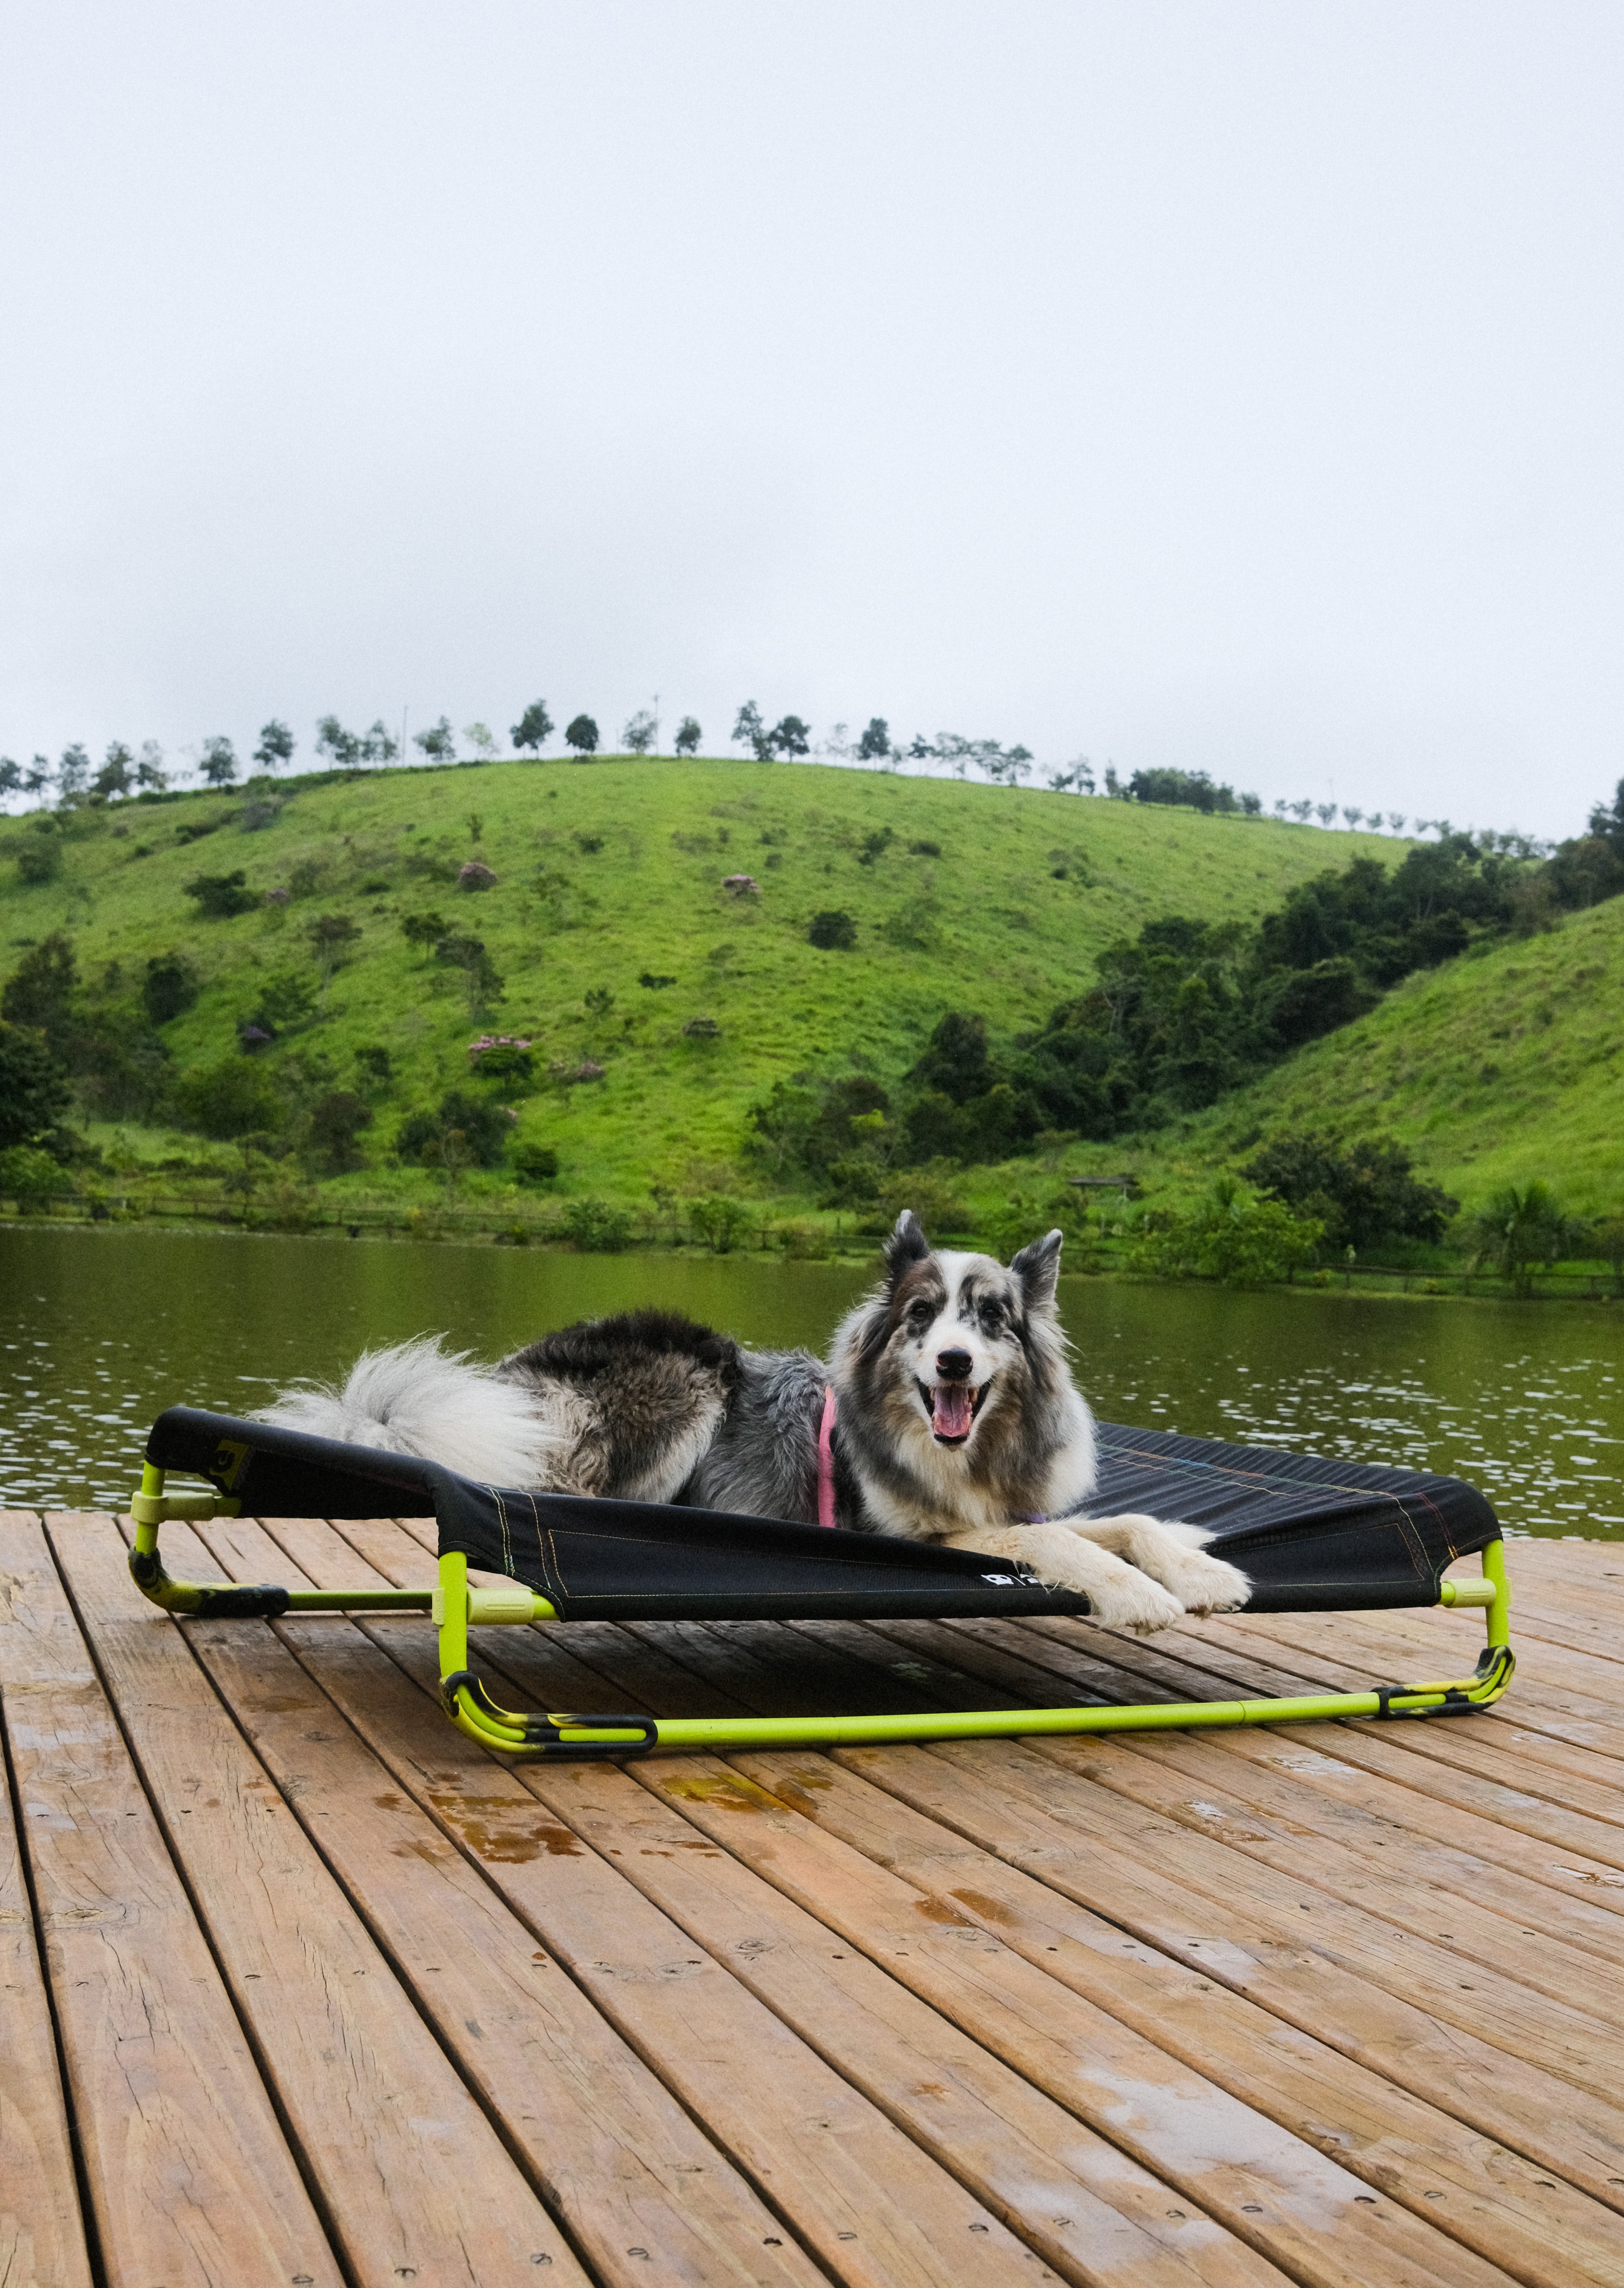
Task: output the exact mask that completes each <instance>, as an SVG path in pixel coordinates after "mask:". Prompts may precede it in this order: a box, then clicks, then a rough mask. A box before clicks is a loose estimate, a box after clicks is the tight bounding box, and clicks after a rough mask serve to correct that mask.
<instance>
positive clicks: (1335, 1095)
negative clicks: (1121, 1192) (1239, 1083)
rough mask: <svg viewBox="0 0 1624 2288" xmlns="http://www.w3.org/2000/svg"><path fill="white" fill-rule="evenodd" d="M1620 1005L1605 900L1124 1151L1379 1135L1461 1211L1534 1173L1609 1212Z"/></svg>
mask: <svg viewBox="0 0 1624 2288" xmlns="http://www.w3.org/2000/svg"><path fill="white" fill-rule="evenodd" d="M1621 1008H1624V898H1614V899H1612V900H1610V901H1609V902H1607V903H1606V904H1604V905H1600V906H1595V907H1592V908H1591V909H1590V910H1589V911H1588V912H1586V913H1580V914H1570V915H1569V916H1567V917H1566V918H1565V920H1564V922H1563V923H1562V925H1561V926H1560V927H1559V928H1557V930H1555V931H1553V932H1552V933H1549V934H1548V935H1542V936H1537V937H1532V938H1525V939H1512V940H1509V941H1506V940H1501V941H1498V942H1491V943H1488V944H1485V945H1483V946H1481V947H1480V948H1478V949H1475V951H1474V954H1473V955H1472V956H1470V957H1465V958H1462V959H1461V960H1459V961H1453V962H1448V963H1446V964H1445V965H1444V966H1443V967H1442V968H1439V969H1435V970H1429V971H1426V972H1424V973H1422V974H1420V975H1417V976H1414V977H1410V978H1406V980H1405V981H1403V983H1402V984H1400V985H1398V986H1396V987H1395V988H1394V989H1393V990H1392V991H1391V992H1390V993H1389V994H1387V995H1386V996H1385V997H1384V998H1383V999H1382V1002H1381V1003H1380V1004H1379V1005H1378V1006H1377V1007H1376V1008H1374V1010H1372V1011H1371V1013H1370V1014H1369V1015H1368V1016H1367V1017H1362V1018H1360V1019H1359V1021H1358V1022H1357V1023H1354V1024H1351V1025H1348V1026H1345V1027H1344V1028H1343V1029H1342V1030H1341V1031H1340V1032H1336V1033H1332V1034H1330V1035H1328V1036H1327V1037H1326V1038H1325V1039H1324V1040H1320V1041H1315V1042H1313V1043H1311V1045H1309V1046H1308V1047H1306V1048H1303V1049H1300V1050H1298V1052H1297V1053H1296V1054H1295V1056H1293V1057H1290V1058H1288V1059H1287V1061H1286V1062H1285V1063H1284V1064H1281V1065H1279V1066H1276V1067H1275V1068H1274V1069H1273V1070H1272V1071H1271V1072H1269V1073H1267V1074H1265V1075H1264V1076H1263V1077H1262V1078H1261V1079H1260V1080H1258V1081H1257V1082H1256V1083H1255V1084H1253V1085H1252V1086H1251V1087H1249V1088H1246V1089H1240V1090H1237V1091H1236V1092H1234V1093H1233V1094H1232V1095H1230V1096H1226V1097H1224V1099H1223V1100H1222V1101H1221V1102H1220V1103H1219V1104H1217V1105H1216V1106H1214V1108H1212V1109H1211V1110H1210V1111H1209V1112H1205V1113H1202V1114H1200V1115H1198V1116H1195V1117H1193V1118H1192V1119H1190V1120H1187V1121H1184V1122H1181V1123H1180V1124H1178V1126H1177V1127H1176V1129H1171V1130H1168V1131H1165V1132H1163V1133H1162V1134H1161V1136H1159V1137H1157V1138H1154V1139H1152V1140H1149V1142H1148V1148H1147V1149H1145V1150H1144V1151H1142V1152H1139V1153H1137V1154H1133V1155H1130V1156H1129V1158H1130V1159H1133V1160H1136V1161H1137V1164H1138V1165H1139V1167H1140V1168H1141V1170H1142V1171H1143V1172H1144V1173H1145V1175H1146V1176H1147V1177H1148V1176H1150V1175H1151V1173H1152V1172H1153V1171H1158V1172H1162V1173H1165V1174H1172V1173H1173V1172H1175V1171H1182V1172H1186V1173H1189V1172H1195V1171H1197V1170H1201V1169H1205V1168H1208V1167H1211V1166H1214V1165H1218V1164H1226V1163H1229V1162H1232V1161H1233V1160H1235V1159H1237V1158H1243V1157H1244V1156H1245V1153H1246V1151H1247V1150H1248V1149H1249V1148H1250V1147H1251V1146H1252V1144H1253V1143H1254V1142H1255V1141H1256V1140H1257V1139H1258V1138H1259V1137H1261V1136H1272V1135H1275V1134H1278V1133H1279V1132H1281V1131H1282V1130H1301V1129H1309V1128H1314V1129H1323V1128H1334V1129H1337V1130H1340V1131H1341V1132H1343V1134H1344V1135H1345V1136H1346V1137H1348V1138H1349V1139H1350V1140H1351V1139H1353V1138H1355V1137H1357V1136H1359V1135H1363V1134H1368V1133H1369V1132H1371V1131H1373V1130H1390V1131H1391V1132H1392V1133H1393V1134H1394V1135H1396V1136H1397V1137H1398V1139H1399V1140H1400V1141H1401V1142H1403V1143H1406V1144H1407V1145H1408V1146H1409V1147H1410V1148H1411V1149H1412V1151H1413V1152H1414V1156H1415V1160H1416V1164H1417V1169H1418V1172H1420V1173H1422V1174H1423V1175H1424V1176H1425V1177H1426V1179H1427V1180H1429V1181H1430V1182H1433V1183H1439V1184H1442V1185H1443V1186H1444V1187H1445V1188H1446V1189H1447V1190H1448V1191H1450V1192H1452V1193H1454V1195H1455V1196H1457V1197H1458V1198H1460V1199H1461V1200H1462V1201H1464V1202H1465V1203H1466V1204H1467V1205H1468V1206H1476V1205H1477V1204H1480V1203H1481V1202H1482V1201H1483V1200H1484V1199H1485V1197H1486V1196H1487V1195H1488V1194H1489V1193H1490V1192H1491V1191H1493V1189H1495V1188H1496V1187H1498V1186H1500V1185H1502V1184H1508V1183H1515V1184H1524V1183H1526V1182H1528V1181H1529V1180H1531V1179H1533V1178H1534V1177H1543V1178H1545V1179H1546V1180H1548V1181H1549V1182H1550V1183H1551V1184H1552V1185H1554V1186H1555V1188H1557V1191H1558V1192H1559V1193H1560V1194H1561V1196H1562V1197H1563V1200H1564V1202H1565V1205H1566V1206H1567V1207H1568V1208H1569V1209H1570V1210H1571V1211H1573V1212H1575V1213H1578V1214H1582V1215H1591V1216H1594V1215H1604V1214H1614V1215H1616V1214H1617V1213H1618V1212H1619V1211H1620V1205H1624V1145H1621V1144H1620V1136H1621V1135H1624V1028H1621V1027H1620V1009H1621ZM1110 1150H1111V1148H1110V1147H1108V1146H1104V1147H1099V1148H1097V1151H1098V1152H1104V1153H1106V1154H1108V1153H1109V1152H1110ZM1118 1157H1119V1158H1120V1157H1121V1155H1120V1154H1119V1155H1118Z"/></svg>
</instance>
